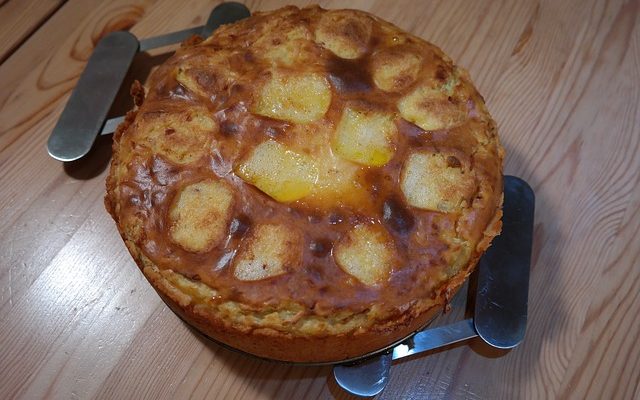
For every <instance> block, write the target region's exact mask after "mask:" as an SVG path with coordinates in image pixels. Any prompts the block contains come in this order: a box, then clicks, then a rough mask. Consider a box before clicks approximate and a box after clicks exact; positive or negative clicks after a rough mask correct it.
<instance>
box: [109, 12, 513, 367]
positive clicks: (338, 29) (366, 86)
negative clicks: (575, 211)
mask: <svg viewBox="0 0 640 400" xmlns="http://www.w3.org/2000/svg"><path fill="white" fill-rule="evenodd" d="M332 27H333V28H334V29H332ZM132 95H133V96H134V98H135V103H136V105H137V108H136V110H135V111H132V112H130V113H129V114H128V116H127V119H126V121H125V122H124V123H123V124H122V125H121V126H120V127H119V128H118V130H117V132H116V134H115V135H114V145H113V160H112V163H111V170H110V173H109V176H108V177H107V196H106V198H105V205H106V208H107V210H108V211H109V213H110V214H111V215H112V216H113V218H114V220H115V221H116V223H117V226H118V229H119V231H120V234H121V235H122V237H123V239H124V241H125V243H126V245H127V248H128V249H129V251H130V252H131V254H132V256H133V258H134V259H135V260H136V262H137V263H138V265H139V266H140V269H141V270H142V271H143V273H144V274H145V276H146V277H147V279H148V280H149V281H150V282H151V283H152V285H153V286H154V288H156V290H157V291H158V292H159V293H160V294H161V296H162V297H163V298H164V299H165V301H167V303H168V304H169V305H170V306H171V307H172V308H173V309H174V311H176V312H177V313H178V314H180V315H181V316H182V317H183V318H184V319H185V320H187V321H189V322H190V323H192V324H193V325H194V326H196V327H197V328H198V329H200V330H201V331H203V332H204V333H205V334H207V335H209V336H211V337H213V338H214V339H216V340H219V341H221V342H224V343H226V344H228V345H231V346H233V347H237V348H239V349H241V350H244V351H247V352H250V353H253V354H256V355H259V356H262V357H269V358H274V359H279V360H286V361H301V362H323V361H339V360H344V359H347V358H351V357H356V356H358V355H362V354H365V353H369V352H371V351H374V350H376V349H378V348H381V347H384V346H386V345H388V344H390V343H391V342H393V341H395V340H397V339H400V338H402V337H404V336H406V335H407V334H409V333H411V332H412V331H414V330H416V329H418V328H420V327H421V326H422V325H424V324H425V323H426V322H427V321H428V320H429V319H430V318H431V317H432V316H433V315H435V313H437V312H439V311H440V310H441V309H442V307H443V306H444V304H445V303H446V302H447V301H448V299H449V298H450V297H451V296H452V294H453V292H454V291H455V290H457V288H458V287H459V286H460V285H461V284H462V283H463V282H464V280H465V279H466V277H467V276H468V274H469V273H470V272H471V271H472V270H473V268H474V267H475V265H476V263H477V260H478V259H479V257H480V256H481V254H482V253H483V252H484V251H485V250H486V248H487V247H488V246H489V245H490V242H491V239H492V238H493V237H494V236H495V235H497V234H498V233H499V231H500V217H501V211H500V207H501V201H502V160H503V157H504V154H503V153H504V151H503V149H502V147H501V146H500V143H499V141H498V137H497V130H496V126H495V123H494V122H493V120H492V119H491V116H490V115H489V114H488V112H487V110H486V107H485V105H484V101H483V99H482V97H481V96H480V94H479V93H478V92H477V91H476V90H475V88H474V87H473V85H472V83H471V81H470V78H469V76H468V73H467V72H466V71H464V70H463V69H461V68H459V67H457V66H455V65H454V64H453V62H452V61H451V60H450V59H449V58H448V57H447V56H446V55H445V54H444V53H442V51H441V50H440V49H438V48H437V47H435V46H433V45H431V44H429V43H426V42H424V41H422V40H421V39H419V38H416V37H414V36H411V35H409V34H406V33H404V32H402V31H400V30H399V29H398V28H396V27H395V26H393V25H391V24H389V23H387V22H384V21H382V20H380V19H378V18H376V17H374V16H371V15H369V14H367V13H364V12H360V11H353V10H337V11H326V10H323V9H321V8H319V7H310V8H305V9H301V10H300V9H297V8H295V7H286V8H283V9H280V10H276V11H274V12H271V13H257V14H256V15H254V16H253V17H251V18H249V19H247V20H243V21H240V22H238V23H236V24H232V25H226V26H223V27H221V28H220V29H219V30H217V31H216V32H215V33H214V34H213V36H211V37H210V38H207V39H204V40H200V39H197V40H190V41H189V42H188V43H185V45H184V46H182V47H181V48H180V49H179V50H178V51H177V52H176V54H175V55H174V56H173V57H172V58H170V59H169V60H168V61H167V62H166V63H165V64H163V65H162V66H160V67H159V68H158V69H157V70H156V71H155V72H154V73H153V74H152V76H151V77H150V79H149V82H148V83H147V85H146V88H142V87H141V86H140V85H139V84H136V85H134V87H133V88H132Z"/></svg>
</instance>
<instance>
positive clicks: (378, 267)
mask: <svg viewBox="0 0 640 400" xmlns="http://www.w3.org/2000/svg"><path fill="white" fill-rule="evenodd" d="M333 254H334V257H335V260H336V263H337V264H338V265H339V266H340V267H341V268H342V269H343V270H344V271H345V272H347V273H348V274H350V275H352V276H353V277H355V278H356V279H358V280H359V281H360V282H362V283H364V284H365V285H370V286H371V285H375V284H377V283H382V282H383V281H384V280H385V279H387V278H388V276H389V274H390V273H391V269H392V267H393V264H394V260H395V257H396V250H395V246H394V244H393V238H392V237H391V235H389V233H388V232H387V231H386V230H385V229H384V228H383V227H381V226H379V225H364V224H362V225H356V226H355V227H354V228H353V229H352V230H351V231H350V232H349V233H348V234H347V235H346V236H345V237H344V238H342V239H341V240H340V241H339V242H338V243H337V244H336V245H335V247H334V252H333Z"/></svg>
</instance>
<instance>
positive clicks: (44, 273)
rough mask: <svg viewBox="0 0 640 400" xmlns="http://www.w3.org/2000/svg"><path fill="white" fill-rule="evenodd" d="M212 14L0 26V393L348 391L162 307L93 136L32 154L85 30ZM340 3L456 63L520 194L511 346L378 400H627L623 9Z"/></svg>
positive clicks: (71, 9) (162, 10) (206, 6)
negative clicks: (521, 226) (209, 337)
mask: <svg viewBox="0 0 640 400" xmlns="http://www.w3.org/2000/svg"><path fill="white" fill-rule="evenodd" d="M12 3H15V4H22V6H21V7H18V6H16V5H12ZM36 3H38V4H37V7H41V8H40V9H44V8H46V7H52V6H51V4H52V2H47V3H46V4H45V3H40V2H30V1H24V2H18V1H15V0H11V1H9V2H8V3H4V6H3V7H2V8H0V21H3V22H4V21H5V20H6V19H5V17H4V15H5V14H3V13H4V12H5V10H6V7H9V6H11V7H13V8H12V10H13V15H18V16H20V15H35V14H34V13H33V12H31V13H29V12H27V7H36V5H35V4H36ZM216 3H217V2H216V1H199V2H187V1H170V0H157V1H154V0H136V1H133V2H132V1H124V0H122V1H113V2H100V1H93V0H87V1H83V0H69V1H68V2H66V3H65V4H64V5H63V6H61V7H59V9H57V10H56V11H55V12H54V13H53V14H52V15H50V16H48V17H45V19H46V21H45V22H44V23H42V24H41V25H38V23H35V25H31V26H37V30H35V31H34V32H32V33H29V34H26V35H27V36H28V38H27V39H26V40H24V39H18V40H17V41H16V39H12V37H14V36H3V34H2V32H4V31H2V30H0V50H2V49H6V48H11V46H14V45H15V43H19V47H17V48H15V49H14V50H13V51H12V52H11V55H10V56H9V57H8V58H7V59H6V60H4V62H3V63H2V64H1V65H0V169H1V170H2V174H0V188H1V189H0V243H2V245H1V246H0V367H1V368H0V398H3V399H4V398H25V399H32V398H42V397H50V398H82V399H84V398H136V399H137V398H153V399H157V398H187V397H192V398H225V399H226V398H230V399H271V398H277V399H281V398H295V399H299V398H305V399H306V398H310V399H315V398H318V399H330V398H337V399H347V398H349V396H347V395H346V394H344V393H343V392H341V391H340V389H339V388H338V387H337V386H336V385H335V383H334V382H333V381H332V380H331V378H330V369H329V368H303V367H293V366H286V365H279V364H270V363H266V362H263V361H258V360H253V359H249V358H247V357H244V356H241V355H239V354H236V353H233V352H230V351H228V350H225V349H222V348H220V347H218V346H216V345H212V344H210V343H208V342H207V341H205V340H203V339H202V338H200V337H199V336H198V335H197V334H195V333H194V332H192V331H191V330H189V329H188V328H187V327H186V326H185V325H184V324H183V323H182V322H180V320H179V319H178V318H176V317H175V316H174V315H173V314H172V313H171V312H170V311H169V310H168V309H167V308H166V307H165V306H164V305H163V304H162V302H161V301H160V300H159V298H158V297H157V295H156V294H155V293H154V292H153V291H152V289H150V287H149V285H148V284H147V283H146V281H145V280H144V278H143V277H142V275H141V274H140V273H139V272H138V271H137V270H136V267H135V265H134V263H133V262H132V261H131V259H130V257H129V255H128V254H127V252H126V249H125V247H124V245H123V244H122V243H121V240H120V239H119V237H118V234H117V232H116V230H115V227H114V225H113V223H112V221H111V220H110V217H109V216H108V215H107V214H106V213H105V211H104V208H103V206H102V197H103V194H104V177H105V170H104V169H105V167H106V164H107V162H108V160H109V157H110V150H109V145H110V144H109V140H108V138H106V139H100V140H99V141H98V143H97V144H96V147H95V148H94V150H93V151H92V154H91V158H90V159H88V160H83V161H79V162H75V163H72V164H68V165H64V166H63V165H62V164H60V163H58V162H55V161H54V160H52V159H50V158H49V157H48V156H47V154H46V151H45V150H44V145H45V143H46V140H47V137H48V134H49V133H50V131H51V129H52V128H53V125H54V124H55V121H56V119H57V117H58V116H59V114H60V112H61V110H62V107H63V105H64V103H65V101H66V99H67V97H68V95H69V92H70V90H71V89H72V88H73V86H74V84H75V82H76V80H77V78H78V76H79V74H80V72H81V71H82V68H83V66H84V64H85V62H86V60H87V58H88V56H89V55H90V53H91V49H92V48H93V46H95V43H97V40H99V38H100V37H101V36H103V35H104V34H106V33H107V32H109V31H112V30H117V29H131V30H132V31H133V32H134V33H135V34H136V35H138V36H139V37H146V36H151V35H154V34H158V33H163V32H168V31H171V30H176V29H179V28H183V27H187V26H195V25H197V24H200V23H202V22H203V20H204V18H205V17H206V15H207V14H208V12H209V10H210V9H211V8H212V7H213V6H214V5H215V4H216ZM285 3H290V2H285V1H279V0H273V1H267V0H264V1H260V0H256V1H248V2H247V4H248V5H249V7H250V8H251V9H252V10H254V11H255V10H263V9H271V8H275V7H278V6H281V5H284V4H285ZM293 3H294V4H298V5H304V4H307V2H306V1H297V2H296V1H294V2H293ZM320 4H321V5H322V6H324V7H340V6H341V5H343V3H342V2H338V1H323V2H321V3H320ZM349 6H351V7H354V8H360V9H364V10H367V11H370V12H373V13H375V14H377V15H379V16H381V17H383V18H385V19H387V20H390V21H391V22H393V23H395V24H397V25H398V26H400V27H402V28H403V29H406V30H409V31H411V32H412V33H414V34H416V35H419V36H421V37H423V38H425V39H427V40H429V41H431V42H433V43H435V44H437V45H438V46H440V47H442V48H443V49H444V50H445V52H447V53H448V54H450V55H451V56H452V58H454V60H456V61H457V62H458V63H459V64H461V65H462V66H464V67H466V68H467V69H468V70H469V71H470V73H471V76H472V77H473V79H474V81H475V83H476V85H477V86H478V88H479V90H480V92H481V93H483V94H484V95H485V97H486V99H487V103H488V106H489V109H490V110H491V112H492V114H493V115H494V117H495V119H496V120H497V121H498V123H499V128H500V135H501V139H502V142H503V144H504V146H505V147H506V149H507V160H506V169H505V173H509V174H515V175H519V176H521V177H523V178H525V179H526V180H527V181H529V183H531V185H532V186H533V187H534V189H535V191H536V195H537V209H536V223H535V242H534V260H533V265H532V274H531V286H530V303H529V325H528V330H527V335H526V339H525V342H524V343H523V344H522V345H521V346H520V347H518V348H517V349H515V350H512V351H509V352H497V351H492V350H490V349H488V348H487V347H485V346H483V345H482V344H481V343H480V342H477V341H471V342H470V343H467V344H464V345H459V346H454V347H452V348H449V349H446V350H444V351H437V352H433V353H431V354H429V355H428V356H426V357H420V358H417V359H413V360H410V361H407V362H402V363H399V364H397V365H395V366H394V368H393V370H392V379H391V382H390V385H389V386H388V388H387V389H386V390H385V391H384V392H383V393H382V394H381V395H380V396H379V398H382V399H396V398H403V399H423V398H436V399H440V398H469V399H516V398H518V399H519V398H525V399H526V398H530V399H542V398H577V399H583V398H593V399H600V398H607V399H609V398H616V399H634V398H640V385H639V382H640V348H638V346H637V345H636V343H637V342H638V340H639V339H640V320H639V319H638V318H637V315H638V313H639V312H640V268H638V266H639V265H640V241H638V239H637V238H638V236H639V235H640V213H638V210H639V209H640V84H639V82H640V2H638V1H637V0H628V1H624V0H609V1H600V0H586V1H580V2H579V1H577V0H568V1H564V2H557V1H553V0H543V1H529V0H527V1H488V0H486V1H485V0H483V1H474V2H466V1H462V0H457V1H445V0H442V1H428V2H417V1H410V0H406V1H394V2H387V1H382V0H378V1H365V0H361V1H353V2H350V3H349ZM49 9H50V10H51V9H52V8H49ZM44 14H46V12H44ZM44 14H43V13H41V14H40V15H44ZM21 18H24V17H21ZM35 19H38V18H35ZM42 20H43V17H40V21H42ZM25 29H26V28H25ZM27 31H28V29H27ZM17 33H19V32H17ZM22 35H23V38H24V37H26V36H25V34H22ZM18 36H19V35H18ZM3 51H4V50H3ZM0 54H4V53H2V51H0ZM460 313H462V310H461V309H460V308H458V309H456V311H455V312H454V313H453V314H451V315H448V316H445V317H444V318H449V319H455V318H457V317H459V314H460Z"/></svg>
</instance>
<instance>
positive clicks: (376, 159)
mask: <svg viewBox="0 0 640 400" xmlns="http://www.w3.org/2000/svg"><path fill="white" fill-rule="evenodd" d="M397 134H398V132H397V128H396V125H395V123H394V122H393V116H392V115H390V114H386V113H380V112H363V111H359V110H355V109H352V108H346V109H345V110H344V111H343V113H342V117H341V118H340V122H339V123H338V127H337V128H336V133H335V136H334V138H333V149H334V151H335V152H336V153H337V154H338V155H340V156H341V157H343V158H346V159H347V160H350V161H353V162H356V163H359V164H364V165H370V166H374V167H379V166H382V165H385V164H386V163H388V162H389V160H391V158H393V154H394V152H395V145H394V142H395V140H396V136H397Z"/></svg>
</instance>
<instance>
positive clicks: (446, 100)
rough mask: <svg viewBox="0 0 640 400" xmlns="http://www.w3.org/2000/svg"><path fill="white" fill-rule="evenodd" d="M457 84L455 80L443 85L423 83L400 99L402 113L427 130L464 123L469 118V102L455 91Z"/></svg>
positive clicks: (408, 119)
mask: <svg viewBox="0 0 640 400" xmlns="http://www.w3.org/2000/svg"><path fill="white" fill-rule="evenodd" d="M455 85H456V83H455V80H450V81H448V82H446V83H445V84H444V85H442V86H432V85H430V84H426V83H425V84H421V85H420V86H418V87H417V88H415V89H414V90H413V91H412V92H411V93H409V94H408V95H406V96H405V97H403V98H402V99H400V101H399V102H398V110H399V111H400V115H402V118H404V119H406V120H407V121H409V122H411V123H414V124H416V125H418V126H419V127H420V128H422V129H424V130H425V131H435V130H439V129H449V128H453V127H455V126H458V125H460V124H462V123H463V122H464V121H465V120H466V119H467V104H466V101H464V100H462V99H460V98H458V96H456V94H455V93H454V89H455Z"/></svg>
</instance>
